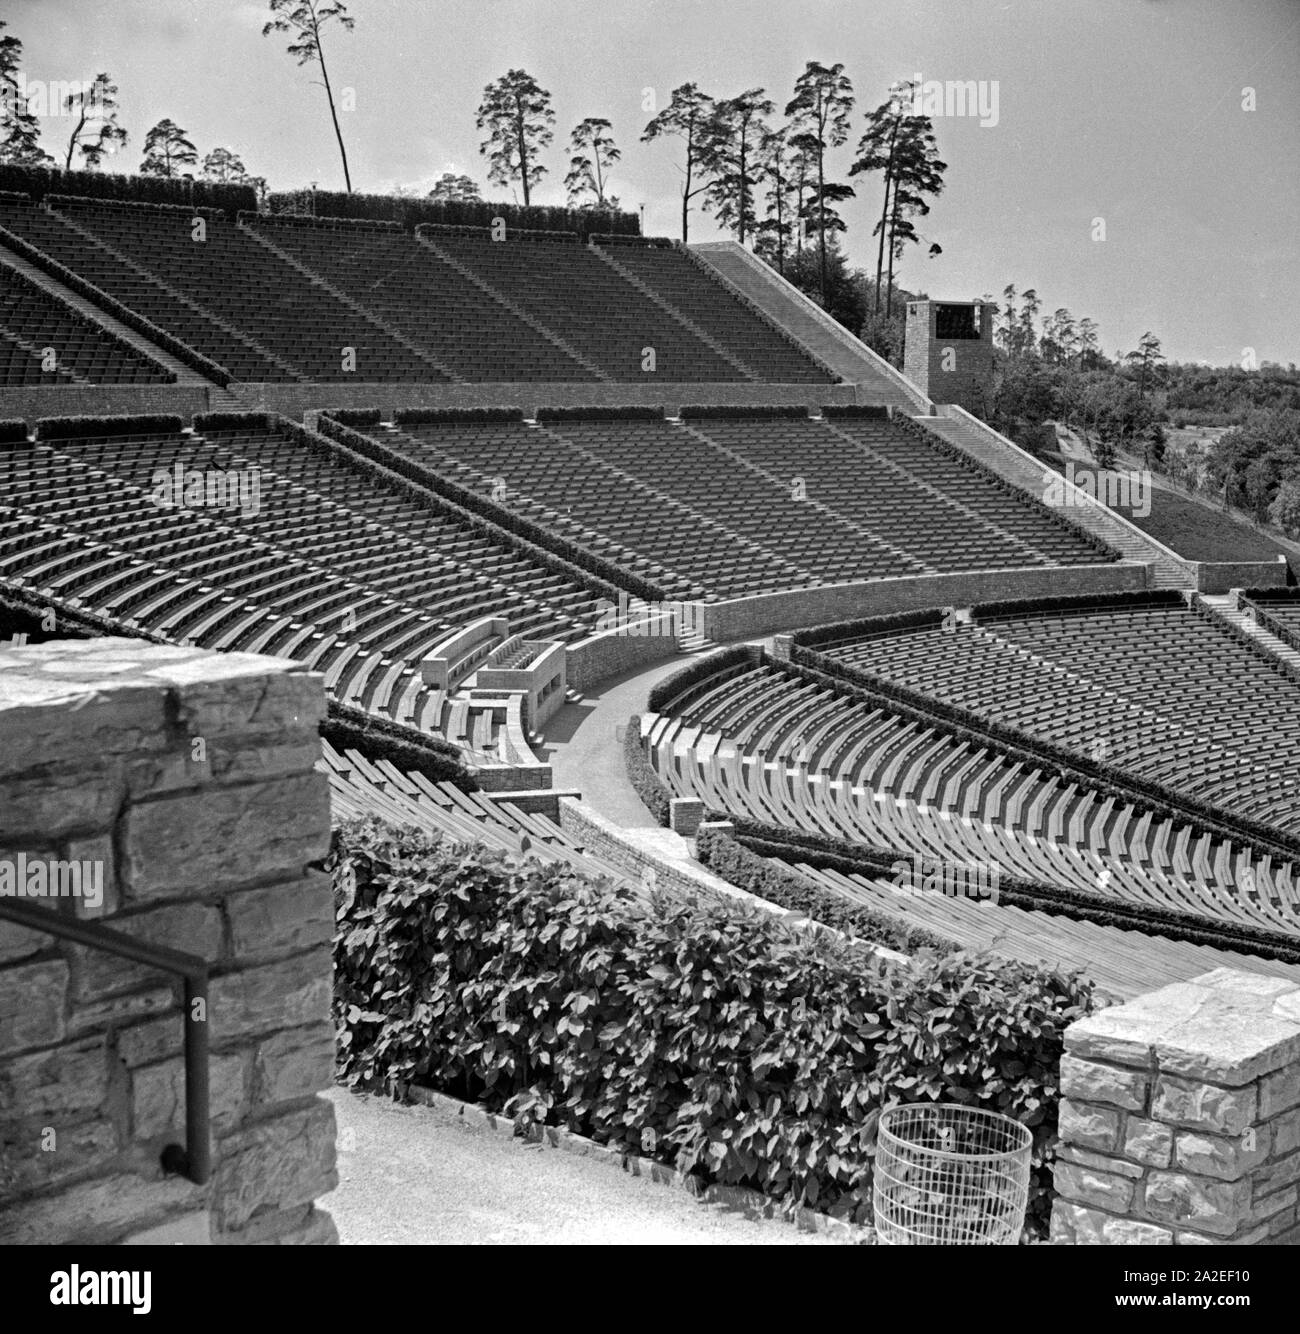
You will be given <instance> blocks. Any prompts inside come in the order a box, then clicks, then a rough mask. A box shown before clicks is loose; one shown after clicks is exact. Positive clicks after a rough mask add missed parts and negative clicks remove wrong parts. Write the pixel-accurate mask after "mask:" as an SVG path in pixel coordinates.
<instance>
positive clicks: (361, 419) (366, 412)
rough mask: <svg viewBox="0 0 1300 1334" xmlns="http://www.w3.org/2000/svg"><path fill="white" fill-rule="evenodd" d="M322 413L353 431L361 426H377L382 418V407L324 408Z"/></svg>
mask: <svg viewBox="0 0 1300 1334" xmlns="http://www.w3.org/2000/svg"><path fill="white" fill-rule="evenodd" d="M322 415H324V416H327V417H329V418H330V419H331V420H333V421H336V422H338V423H339V425H341V426H350V427H352V429H353V430H354V431H355V430H357V429H359V428H360V427H363V426H378V425H379V423H380V422H381V421H383V419H384V413H383V409H382V408H326V409H325V411H324V413H323V414H322Z"/></svg>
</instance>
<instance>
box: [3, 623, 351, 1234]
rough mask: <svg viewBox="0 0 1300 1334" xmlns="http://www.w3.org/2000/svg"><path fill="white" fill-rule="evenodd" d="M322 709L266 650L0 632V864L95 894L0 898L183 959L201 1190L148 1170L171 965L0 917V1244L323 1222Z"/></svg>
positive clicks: (325, 816)
mask: <svg viewBox="0 0 1300 1334" xmlns="http://www.w3.org/2000/svg"><path fill="white" fill-rule="evenodd" d="M324 711H325V695H324V690H323V686H322V682H321V678H320V677H319V676H316V675H312V674H310V673H307V672H304V671H302V670H301V668H299V667H298V666H297V665H296V664H294V663H291V662H287V661H284V660H282V659H277V658H263V657H256V656H253V655H250V654H238V653H232V654H215V653H210V652H206V651H204V650H202V649H195V648H173V647H167V646H159V645H150V644H145V643H143V642H142V641H139V640H132V639H91V640H57V641H52V642H50V643H47V644H44V645H40V646H35V647H27V648H14V647H0V872H3V870H4V863H6V862H8V864H9V866H10V867H17V866H18V865H19V864H20V860H19V858H20V854H21V856H22V857H23V858H25V859H26V864H28V865H31V864H32V863H34V862H36V861H40V860H41V859H42V858H44V859H47V860H48V859H55V858H56V859H62V860H64V861H71V860H76V861H78V862H79V863H81V864H83V866H84V867H85V868H86V869H87V870H88V871H89V870H90V869H91V868H94V869H97V871H98V873H99V876H100V891H101V895H102V899H101V901H100V903H99V904H98V906H95V905H93V904H92V903H91V900H90V896H87V895H84V894H83V895H82V896H81V897H59V898H46V899H44V900H39V899H33V898H30V897H28V898H25V899H24V900H23V901H25V902H28V903H43V908H44V910H45V911H48V912H51V913H67V914H80V915H83V916H89V917H95V918H97V919H99V920H102V922H103V923H104V924H105V925H107V926H111V927H113V928H114V929H115V930H118V931H122V932H125V933H127V934H130V935H136V936H139V937H141V938H142V939H145V940H148V941H150V942H151V943H155V944H159V945H166V946H170V947H172V948H174V949H178V950H182V951H185V952H187V953H190V954H198V955H201V956H202V957H203V958H204V959H206V960H207V961H208V963H209V965H210V968H211V981H210V985H209V1011H208V1022H209V1023H210V1025H211V1028H210V1041H211V1064H210V1079H211V1099H210V1106H211V1113H212V1145H213V1171H212V1177H211V1180H210V1181H209V1182H208V1183H207V1184H206V1185H203V1186H199V1185H196V1184H194V1183H192V1182H190V1181H188V1180H186V1179H184V1178H182V1177H178V1176H168V1175H165V1174H164V1172H163V1170H162V1168H161V1165H160V1161H159V1160H160V1154H161V1151H162V1149H163V1148H164V1147H165V1146H166V1145H168V1144H170V1143H178V1144H181V1145H183V1144H184V1142H185V1082H184V1062H183V1032H182V1016H181V990H180V987H181V984H180V981H179V979H175V978H172V977H169V976H168V975H167V974H165V973H159V972H153V971H151V970H150V969H148V968H146V967H143V966H141V965H139V964H135V963H131V962H127V961H125V960H122V959H119V958H117V957H115V956H113V955H110V954H106V953H104V952H102V951H96V950H92V949H89V948H86V947H82V946H78V945H73V944H71V943H69V942H67V941H66V940H60V939H59V938H57V937H56V936H54V935H50V934H45V933H39V934H38V933H34V932H32V931H28V930H24V929H22V928H20V927H18V926H16V925H15V924H13V923H11V922H8V921H5V920H3V919H0V1244H4V1243H74V1242H126V1241H148V1240H161V1241H171V1240H186V1241H190V1242H193V1241H196V1240H210V1241H212V1242H217V1243H242V1242H326V1241H333V1240H336V1237H335V1233H334V1227H333V1224H332V1222H331V1220H330V1219H329V1217H328V1215H327V1214H325V1213H322V1212H321V1211H320V1210H318V1209H317V1208H316V1207H315V1205H314V1203H313V1201H314V1200H315V1199H316V1198H317V1197H318V1196H320V1195H322V1194H324V1193H325V1192H327V1191H329V1190H331V1189H333V1187H334V1185H335V1184H336V1174H335V1166H334V1113H333V1108H332V1106H331V1105H330V1104H329V1103H328V1102H326V1101H325V1100H324V1099H321V1098H319V1097H317V1094H318V1092H319V1090H321V1089H323V1088H325V1087H327V1086H328V1085H329V1083H330V1080H331V1076H332V1068H333V1049H334V1041H333V1027H332V1024H331V1020H330V998H331V993H332V979H331V972H332V970H331V951H330V937H331V934H332V930H333V902H332V894H331V889H330V883H329V878H328V876H327V875H326V874H324V873H323V872H321V871H319V870H313V869H311V866H310V864H311V863H314V862H317V861H318V860H319V859H320V858H321V857H323V856H324V855H325V853H326V852H327V850H328V847H329V838H330V821H329V792H328V784H327V781H326V779H325V778H324V777H323V775H321V774H319V773H317V772H316V771H315V769H314V764H315V761H316V759H317V757H318V755H319V751H320V740H319V736H318V731H317V729H318V726H319V723H320V720H321V718H322V717H323V715H324ZM11 879H12V872H11ZM3 883H4V882H3V880H2V879H0V886H3ZM25 883H27V884H31V883H33V882H32V881H30V880H28V881H27V882H25ZM97 897H98V896H97Z"/></svg>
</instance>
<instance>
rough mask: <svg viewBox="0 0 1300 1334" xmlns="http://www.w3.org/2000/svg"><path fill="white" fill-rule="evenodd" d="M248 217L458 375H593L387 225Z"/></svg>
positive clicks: (492, 377)
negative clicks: (367, 225) (331, 225)
mask: <svg viewBox="0 0 1300 1334" xmlns="http://www.w3.org/2000/svg"><path fill="white" fill-rule="evenodd" d="M307 221H308V220H287V219H272V218H265V219H254V220H250V225H252V226H254V227H256V228H257V230H258V232H259V234H261V235H263V236H264V237H265V238H266V239H267V240H268V241H269V242H270V243H271V244H272V245H274V246H276V247H278V248H279V249H281V250H283V251H285V252H286V253H287V254H290V255H292V256H293V257H294V259H296V260H297V261H298V262H299V263H301V264H303V265H304V266H306V267H307V268H308V269H310V271H311V272H312V273H313V274H317V275H319V276H320V277H321V278H323V279H325V280H327V281H328V282H329V283H331V284H332V285H333V286H335V287H336V288H338V289H339V290H340V291H342V292H345V293H346V294H347V295H348V296H349V297H351V298H352V299H353V300H354V301H357V302H359V303H360V304H361V305H363V306H364V307H365V308H366V309H367V310H369V311H371V312H373V313H374V314H375V315H377V316H379V317H380V318H381V319H383V320H384V321H386V322H387V323H388V324H389V325H390V326H391V327H392V328H395V329H397V330H399V331H400V332H401V333H402V334H403V335H404V336H405V337H407V338H409V339H411V340H412V341H413V342H415V343H417V344H418V345H419V346H420V347H422V348H424V349H425V350H426V351H427V352H428V353H429V354H430V355H431V356H432V357H434V358H435V359H436V360H437V361H438V362H439V363H440V364H442V365H443V366H445V367H447V368H448V370H449V371H451V372H453V373H454V374H455V375H457V376H458V377H459V378H460V379H463V380H475V381H494V380H496V381H528V380H552V381H556V380H560V381H569V380H572V381H583V380H588V381H594V380H596V379H597V378H598V377H597V375H596V374H595V372H594V371H593V370H592V369H590V368H589V367H587V366H585V365H583V364H582V363H581V362H579V361H578V360H577V359H576V358H575V357H573V356H572V355H571V354H570V353H568V352H566V351H565V350H564V349H563V348H561V347H560V345H559V344H558V343H557V342H556V341H555V340H554V339H553V338H550V337H548V336H547V334H546V333H545V332H544V331H543V330H541V329H539V328H537V327H536V326H535V325H534V324H531V323H529V322H528V321H526V320H524V319H522V318H521V317H520V316H519V315H517V314H516V313H515V312H514V311H512V310H510V309H509V308H508V307H507V306H506V305H505V304H504V303H503V302H499V301H493V300H492V299H491V298H490V297H489V296H487V295H486V294H485V293H484V292H483V291H482V290H481V289H480V288H478V287H476V286H475V285H474V283H473V282H472V281H471V280H470V279H469V278H468V277H466V276H465V275H464V274H463V273H461V271H460V270H459V269H457V268H456V267H455V266H454V265H452V264H450V263H448V262H447V260H445V259H444V258H442V257H441V256H440V255H439V254H438V253H437V252H436V251H435V250H433V249H432V248H431V247H429V246H427V245H422V244H421V243H420V242H419V241H417V240H416V239H415V238H414V237H413V236H411V235H409V234H408V233H407V232H404V231H402V230H400V229H397V228H390V227H374V228H360V227H354V226H348V225H346V224H339V225H337V226H334V227H330V226H327V225H306V223H307Z"/></svg>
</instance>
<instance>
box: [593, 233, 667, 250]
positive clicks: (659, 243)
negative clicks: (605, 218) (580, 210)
mask: <svg viewBox="0 0 1300 1334" xmlns="http://www.w3.org/2000/svg"><path fill="white" fill-rule="evenodd" d="M587 240H588V241H591V242H593V243H594V244H595V245H600V246H607V245H632V246H641V247H643V248H644V249H646V250H675V249H677V242H676V241H674V240H673V239H672V238H671V237H668V236H630V235H623V234H622V233H619V232H588V233H587Z"/></svg>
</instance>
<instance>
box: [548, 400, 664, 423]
mask: <svg viewBox="0 0 1300 1334" xmlns="http://www.w3.org/2000/svg"><path fill="white" fill-rule="evenodd" d="M663 419H664V409H663V405H662V404H661V405H660V406H659V407H636V406H633V405H630V404H629V405H625V406H623V407H616V408H611V407H600V406H597V405H595V404H593V405H592V406H590V407H585V408H538V409H537V420H538V421H539V422H570V421H589V422H614V421H633V422H661V421H663Z"/></svg>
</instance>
